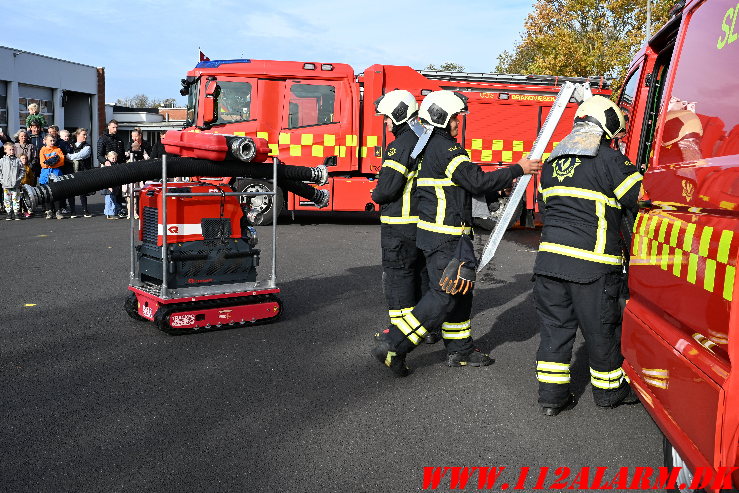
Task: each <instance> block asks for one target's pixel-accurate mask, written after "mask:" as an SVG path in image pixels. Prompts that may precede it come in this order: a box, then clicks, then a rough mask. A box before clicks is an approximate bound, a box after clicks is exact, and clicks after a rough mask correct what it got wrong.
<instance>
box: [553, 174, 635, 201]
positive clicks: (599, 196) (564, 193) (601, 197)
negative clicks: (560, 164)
mask: <svg viewBox="0 0 739 493" xmlns="http://www.w3.org/2000/svg"><path fill="white" fill-rule="evenodd" d="M637 174H638V173H637ZM542 195H543V196H544V200H546V199H548V198H549V197H556V196H559V197H574V198H577V199H586V200H594V201H596V202H603V203H605V204H606V205H610V206H611V207H615V208H617V209H620V208H621V204H619V203H618V201H616V200H615V199H613V198H611V197H609V196H608V195H606V194H604V193H600V192H596V191H595V190H588V189H586V188H576V187H549V188H545V189H544V190H542Z"/></svg>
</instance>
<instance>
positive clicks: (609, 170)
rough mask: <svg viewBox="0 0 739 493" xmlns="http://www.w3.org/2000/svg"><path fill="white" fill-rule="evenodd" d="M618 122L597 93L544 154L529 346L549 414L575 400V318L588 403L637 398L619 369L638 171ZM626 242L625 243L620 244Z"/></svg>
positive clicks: (608, 403) (615, 111)
mask: <svg viewBox="0 0 739 493" xmlns="http://www.w3.org/2000/svg"><path fill="white" fill-rule="evenodd" d="M624 130H625V121H624V116H623V113H622V112H621V110H620V109H619V108H618V106H616V105H615V104H614V103H613V102H611V101H610V100H609V99H607V98H604V97H603V96H593V97H591V98H590V99H588V100H586V101H585V102H584V103H583V104H581V105H580V107H579V108H578V110H577V112H576V114H575V125H574V127H573V130H572V132H571V133H570V134H569V135H568V136H567V137H565V138H564V139H563V140H562V141H561V142H560V143H559V144H558V145H557V147H555V149H554V151H553V152H552V154H551V155H550V157H549V158H548V159H547V160H546V162H545V163H544V168H543V170H542V174H541V184H540V194H539V199H540V210H541V211H543V221H544V227H543V229H542V234H541V243H540V245H539V252H538V254H537V256H536V263H535V265H534V274H535V275H536V281H535V285H534V296H535V299H536V310H537V314H538V317H539V329H540V333H541V342H540V344H539V350H538V352H537V355H536V375H537V380H538V381H539V404H540V405H541V408H542V412H543V413H544V414H545V415H547V416H556V415H557V414H559V412H560V411H562V410H564V409H567V408H570V407H572V406H574V405H575V403H576V401H575V397H574V396H573V395H572V394H571V393H570V390H569V388H570V386H569V383H570V359H571V356H572V347H573V344H574V342H575V334H576V332H577V327H578V326H579V327H580V328H581V330H582V332H583V336H584V338H585V343H586V346H587V349H588V359H589V364H590V382H591V384H592V387H593V397H594V399H595V403H596V405H598V406H600V407H605V408H610V407H615V406H618V405H620V404H622V403H635V402H637V399H636V398H635V396H634V395H633V393H631V391H630V388H629V385H628V383H627V382H626V380H625V375H624V372H623V370H622V369H621V363H622V361H623V356H622V355H621V348H620V343H621V314H622V312H621V307H620V305H619V296H620V295H621V292H622V286H623V282H624V279H623V277H624V274H623V273H624V269H623V264H622V263H623V260H622V255H623V254H622V252H623V250H624V249H623V248H622V244H621V243H620V235H619V232H620V228H621V221H622V215H623V214H624V213H626V212H630V213H636V211H637V210H638V206H637V196H638V193H639V186H640V184H641V180H642V175H641V174H640V173H639V171H638V170H637V168H636V166H634V165H633V164H631V163H630V162H629V160H628V158H627V157H626V156H624V155H623V154H622V153H621V152H620V151H617V150H614V149H613V148H612V147H611V142H612V139H614V138H616V137H618V136H619V135H620V134H622V133H623V132H624ZM627 250H628V249H627Z"/></svg>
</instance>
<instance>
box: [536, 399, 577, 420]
mask: <svg viewBox="0 0 739 493" xmlns="http://www.w3.org/2000/svg"><path fill="white" fill-rule="evenodd" d="M576 404H577V399H576V398H575V396H574V395H572V394H569V395H568V396H567V400H566V401H564V402H563V403H560V404H547V403H544V402H540V403H539V405H540V406H541V413H542V414H543V415H544V416H556V415H558V414H559V413H561V412H562V411H566V410H568V409H572V408H573V407H575V405H576Z"/></svg>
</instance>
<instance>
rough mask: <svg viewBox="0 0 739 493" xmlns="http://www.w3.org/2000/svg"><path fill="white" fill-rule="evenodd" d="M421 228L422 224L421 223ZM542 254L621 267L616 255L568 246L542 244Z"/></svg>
mask: <svg viewBox="0 0 739 493" xmlns="http://www.w3.org/2000/svg"><path fill="white" fill-rule="evenodd" d="M419 227H421V226H420V222H419ZM539 251H540V252H549V253H558V254H560V255H565V256H567V257H574V258H579V259H581V260H588V261H590V262H598V263H601V264H608V265H621V257H619V256H616V255H606V254H604V253H596V252H591V251H588V250H582V249H580V248H575V247H571V246H567V245H558V244H556V243H548V242H542V243H541V244H540V245H539Z"/></svg>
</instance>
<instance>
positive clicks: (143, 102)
mask: <svg viewBox="0 0 739 493" xmlns="http://www.w3.org/2000/svg"><path fill="white" fill-rule="evenodd" d="M176 102H177V100H176V99H174V98H165V99H156V98H150V97H149V96H147V95H146V94H136V95H134V96H131V97H130V98H118V99H116V102H115V104H116V105H118V106H125V107H127V108H159V107H163V108H171V107H172V106H174V105H175V104H176Z"/></svg>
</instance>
